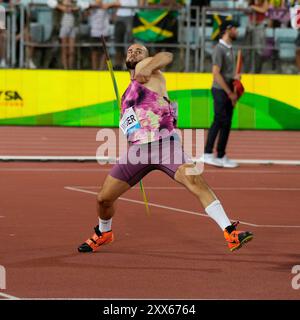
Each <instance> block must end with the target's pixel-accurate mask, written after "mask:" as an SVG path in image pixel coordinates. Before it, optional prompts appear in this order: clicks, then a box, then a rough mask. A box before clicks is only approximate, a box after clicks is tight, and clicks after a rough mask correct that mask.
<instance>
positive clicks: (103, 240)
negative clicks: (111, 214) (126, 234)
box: [78, 226, 114, 252]
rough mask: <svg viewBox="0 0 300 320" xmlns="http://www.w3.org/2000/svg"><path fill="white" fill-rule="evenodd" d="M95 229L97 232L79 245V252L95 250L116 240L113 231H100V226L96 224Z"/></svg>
mask: <svg viewBox="0 0 300 320" xmlns="http://www.w3.org/2000/svg"><path fill="white" fill-rule="evenodd" d="M94 230H95V233H94V234H93V236H92V237H91V238H89V239H87V240H86V241H85V242H84V243H83V244H82V245H80V246H79V247H78V251H79V252H95V251H97V249H99V247H100V246H102V245H105V244H109V243H111V242H113V241H114V234H113V232H112V231H108V232H100V230H99V227H98V226H96V227H95V228H94Z"/></svg>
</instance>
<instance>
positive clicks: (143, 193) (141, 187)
mask: <svg viewBox="0 0 300 320" xmlns="http://www.w3.org/2000/svg"><path fill="white" fill-rule="evenodd" d="M101 41H102V45H103V49H104V54H105V59H106V64H107V67H108V70H109V73H110V76H111V80H112V83H113V86H114V90H115V94H116V98H117V104H118V107H119V110H120V113H121V112H122V108H121V99H120V94H119V90H118V85H117V81H116V77H115V74H114V69H113V65H112V62H111V59H110V57H109V53H108V50H107V47H106V42H105V39H104V37H103V35H101ZM140 189H141V192H142V195H143V200H144V203H145V207H146V212H147V214H148V215H150V209H149V205H148V200H147V196H146V192H145V189H144V186H143V182H142V180H140Z"/></svg>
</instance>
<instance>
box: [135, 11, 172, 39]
mask: <svg viewBox="0 0 300 320" xmlns="http://www.w3.org/2000/svg"><path fill="white" fill-rule="evenodd" d="M132 33H133V37H134V38H135V39H138V40H140V41H143V42H166V41H169V40H170V39H172V38H174V37H176V35H177V17H176V16H175V15H174V11H173V12H172V11H170V10H165V9H153V10H141V11H139V12H137V13H136V14H135V16H134V19H133V29H132Z"/></svg>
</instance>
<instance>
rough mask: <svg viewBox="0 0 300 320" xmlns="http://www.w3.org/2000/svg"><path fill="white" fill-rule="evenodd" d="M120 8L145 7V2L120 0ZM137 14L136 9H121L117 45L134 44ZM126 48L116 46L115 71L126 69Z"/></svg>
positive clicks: (118, 17)
mask: <svg viewBox="0 0 300 320" xmlns="http://www.w3.org/2000/svg"><path fill="white" fill-rule="evenodd" d="M119 3H120V6H121V7H123V6H128V7H137V6H138V5H140V6H141V5H144V0H119ZM134 14H135V10H134V9H129V8H119V9H118V10H117V12H116V19H115V30H114V38H115V43H117V44H125V43H130V42H132V33H131V30H132V21H133V16H134ZM125 49H126V46H125V45H123V46H121V45H119V46H118V45H116V56H115V69H116V70H123V69H124V66H123V64H124V60H125Z"/></svg>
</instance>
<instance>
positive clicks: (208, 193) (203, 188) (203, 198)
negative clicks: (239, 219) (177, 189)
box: [174, 164, 231, 230]
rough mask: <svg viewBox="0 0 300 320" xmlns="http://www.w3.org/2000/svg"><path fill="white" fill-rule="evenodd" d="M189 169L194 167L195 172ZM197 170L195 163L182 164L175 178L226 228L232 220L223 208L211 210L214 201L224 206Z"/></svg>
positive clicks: (222, 227) (221, 226)
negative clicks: (215, 211)
mask: <svg viewBox="0 0 300 320" xmlns="http://www.w3.org/2000/svg"><path fill="white" fill-rule="evenodd" d="M188 169H190V170H191V169H193V170H194V171H195V172H194V174H189V171H188ZM197 170H198V169H197V167H196V166H195V165H194V164H182V165H181V166H180V167H179V168H178V169H177V171H176V173H175V177H174V179H175V180H176V181H177V182H179V183H181V184H182V185H184V186H185V187H186V188H187V189H188V190H189V191H190V192H191V193H192V194H194V195H195V196H196V197H197V198H198V199H199V201H200V202H201V204H202V205H203V207H204V208H205V210H206V212H207V211H208V212H207V213H208V215H210V216H211V217H212V218H213V219H214V220H215V221H216V222H217V223H218V224H219V226H220V228H221V229H222V230H224V229H225V228H226V227H228V226H229V225H231V223H230V220H229V219H228V217H227V215H226V213H225V211H224V210H223V208H222V210H218V213H214V212H213V213H211V210H209V209H210V206H211V205H212V204H214V203H215V204H216V205H217V204H219V206H220V207H222V206H221V204H220V202H219V201H218V199H217V197H216V195H215V194H214V192H213V191H212V190H211V189H210V187H209V186H208V184H207V183H206V181H205V180H204V178H203V177H202V175H201V174H200V173H198V172H197ZM207 209H208V210H207ZM219 209H220V208H219ZM213 211H214V210H213ZM219 211H220V212H219Z"/></svg>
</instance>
